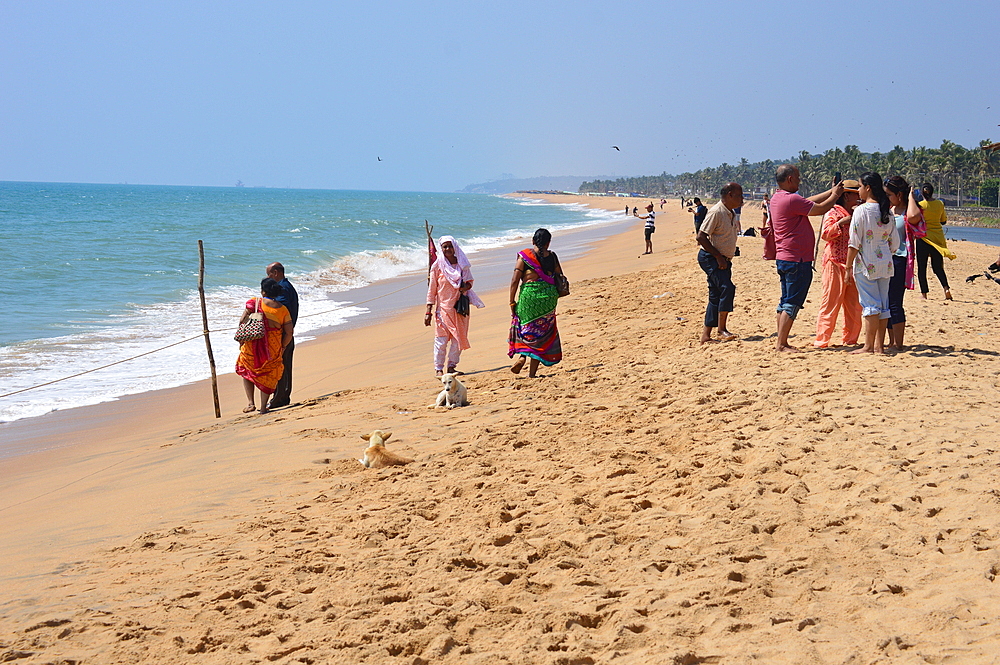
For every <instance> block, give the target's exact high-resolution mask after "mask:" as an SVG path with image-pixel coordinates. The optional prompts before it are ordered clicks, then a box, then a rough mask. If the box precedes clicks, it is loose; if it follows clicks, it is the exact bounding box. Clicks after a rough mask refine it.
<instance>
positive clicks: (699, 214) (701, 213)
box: [688, 196, 708, 236]
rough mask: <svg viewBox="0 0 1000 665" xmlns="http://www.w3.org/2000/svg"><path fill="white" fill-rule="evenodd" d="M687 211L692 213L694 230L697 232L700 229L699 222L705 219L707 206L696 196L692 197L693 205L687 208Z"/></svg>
mask: <svg viewBox="0 0 1000 665" xmlns="http://www.w3.org/2000/svg"><path fill="white" fill-rule="evenodd" d="M688 212H692V213H694V232H695V234H696V236H697V233H698V232H699V231H701V223H702V222H704V221H705V215H707V214H708V208H706V207H705V206H703V205H702V204H701V199H699V198H698V197H697V196H696V197H694V205H693V207H690V208H688Z"/></svg>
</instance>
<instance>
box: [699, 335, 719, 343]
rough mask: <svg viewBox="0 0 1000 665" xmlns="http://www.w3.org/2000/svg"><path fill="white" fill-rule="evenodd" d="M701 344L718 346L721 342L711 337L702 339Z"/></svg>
mask: <svg viewBox="0 0 1000 665" xmlns="http://www.w3.org/2000/svg"><path fill="white" fill-rule="evenodd" d="M701 343H702V344H718V343H719V340H717V339H713V338H711V337H702V338H701Z"/></svg>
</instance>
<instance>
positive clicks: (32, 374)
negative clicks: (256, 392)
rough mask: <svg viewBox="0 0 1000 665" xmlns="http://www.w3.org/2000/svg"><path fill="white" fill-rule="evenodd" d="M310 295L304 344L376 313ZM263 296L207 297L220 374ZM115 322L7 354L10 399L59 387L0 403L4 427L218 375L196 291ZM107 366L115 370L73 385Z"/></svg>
mask: <svg viewBox="0 0 1000 665" xmlns="http://www.w3.org/2000/svg"><path fill="white" fill-rule="evenodd" d="M303 293H304V295H305V296H306V299H304V300H303V302H302V307H301V309H300V313H299V317H300V318H299V323H298V325H297V326H296V339H298V340H300V341H304V340H306V339H309V338H310V337H309V333H310V332H313V331H316V330H320V329H324V328H331V327H335V326H338V325H341V324H343V323H344V322H345V321H347V320H348V319H350V318H352V317H355V316H358V315H360V314H363V313H365V312H368V311H369V310H368V309H367V308H365V307H358V306H354V305H351V304H350V303H347V302H342V301H341V302H338V301H336V300H329V299H327V298H326V297H325V296H324V297H322V298H320V297H314V296H318V295H319V294H314V293H311V291H310V289H309V288H308V287H306V288H305V289H304V290H303ZM256 295H258V294H257V293H255V292H253V290H252V289H248V288H247V287H244V286H230V287H225V288H221V289H215V290H212V291H211V292H208V293H206V296H205V308H206V311H207V313H208V320H209V328H210V330H211V331H212V332H211V333H210V338H211V340H212V348H213V355H214V356H215V362H216V369H217V372H218V373H219V374H229V373H232V372H233V371H234V367H235V364H236V357H237V356H238V354H239V345H238V344H237V343H236V342H234V341H233V332H234V331H235V328H236V325H237V323H238V322H239V317H240V316H241V314H242V311H243V307H244V304H245V303H246V301H247V300H248V299H250V298H252V297H254V296H256ZM116 319H117V321H116V325H112V326H104V327H101V328H98V329H95V330H87V331H83V332H78V333H73V334H70V335H65V336H61V337H51V338H45V339H35V340H29V341H25V342H19V343H17V344H12V345H8V346H4V347H0V383H2V384H3V386H4V390H3V392H4V393H8V392H15V391H17V390H22V389H25V388H30V387H33V386H40V385H42V384H46V383H49V382H53V381H57V383H53V384H52V385H47V386H43V387H40V388H35V389H33V390H29V391H26V392H23V393H20V394H18V395H14V396H11V397H7V398H5V399H4V400H2V401H0V422H11V421H14V420H19V419H21V418H30V417H34V416H40V415H43V414H45V413H49V412H50V411H56V410H60V409H68V408H73V407H77V406H87V405H91V404H100V403H102V402H108V401H111V400H115V399H117V398H119V397H122V396H125V395H131V394H136V393H141V392H147V391H150V390H159V389H163V388H173V387H176V386H181V385H185V384H188V383H192V382H194V381H200V380H202V379H205V378H208V377H209V376H210V375H211V371H210V368H209V365H208V359H207V355H206V352H205V346H204V344H205V343H204V337H203V336H202V335H201V331H202V329H203V328H202V320H201V309H200V304H199V298H198V293H197V291H191V292H189V293H187V294H186V295H185V297H184V299H183V300H182V301H180V302H176V303H158V304H154V305H147V306H142V307H138V306H133V307H132V308H130V310H129V311H126V312H123V313H121V314H118V315H116ZM192 337H193V338H194V339H190V340H189V341H186V342H183V343H181V344H178V345H176V346H171V347H170V348H163V347H167V346H168V345H171V344H175V343H176V342H179V341H181V340H184V339H187V338H192ZM150 352H153V353H150ZM142 354H149V355H142ZM136 356H142V357H138V358H135V357H136ZM130 358H135V359H133V360H129V359H130ZM126 360H127V362H122V361H126ZM113 363H121V364H116V365H113ZM106 365H112V366H110V367H106V368H104V369H101V370H100V371H96V372H92V373H88V374H84V375H82V376H75V377H74V378H69V379H66V377H73V375H76V374H79V373H81V372H86V371H87V370H92V369H94V368H96V367H102V366H106ZM63 379H65V380H63ZM0 454H2V452H0Z"/></svg>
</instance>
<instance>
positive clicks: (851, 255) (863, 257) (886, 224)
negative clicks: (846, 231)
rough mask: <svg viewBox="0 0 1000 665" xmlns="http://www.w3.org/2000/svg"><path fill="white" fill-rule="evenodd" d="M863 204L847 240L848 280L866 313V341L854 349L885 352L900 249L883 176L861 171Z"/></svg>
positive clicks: (859, 208) (860, 190) (857, 212)
mask: <svg viewBox="0 0 1000 665" xmlns="http://www.w3.org/2000/svg"><path fill="white" fill-rule="evenodd" d="M858 193H859V194H860V195H861V200H862V201H864V203H862V204H861V205H859V206H858V207H857V208H855V209H854V213H853V214H852V215H851V232H850V237H849V238H848V241H847V281H848V283H851V282H854V283H855V284H857V289H858V298H859V300H860V301H861V314H862V315H863V316H864V317H865V345H864V346H863V347H862V348H860V349H857V350H855V351H852V353H885V349H884V348H883V346H882V345H883V340H884V338H885V330H886V327H887V325H888V323H889V280H890V278H891V277H892V273H893V263H892V255H893V253H895V251H896V250H897V249H899V234H898V233H897V232H896V224H895V218H894V217H893V215H892V204H890V203H889V197H888V196H886V194H885V190H884V189H883V187H882V176H880V175H879V174H877V173H873V172H871V171H869V172H868V173H864V174H862V175H861V187H860V189H859V191H858Z"/></svg>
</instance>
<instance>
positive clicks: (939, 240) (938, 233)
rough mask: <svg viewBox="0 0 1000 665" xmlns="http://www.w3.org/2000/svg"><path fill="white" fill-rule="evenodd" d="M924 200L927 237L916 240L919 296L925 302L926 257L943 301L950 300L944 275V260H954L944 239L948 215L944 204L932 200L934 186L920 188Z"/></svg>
mask: <svg viewBox="0 0 1000 665" xmlns="http://www.w3.org/2000/svg"><path fill="white" fill-rule="evenodd" d="M920 193H921V194H923V197H924V200H923V201H921V202H920V208H921V209H922V210H923V213H924V221H925V222H926V223H927V236H926V237H924V238H917V242H916V245H917V281H919V282H920V295H921V297H923V298H924V299H925V300H926V299H927V292H928V291H929V290H930V289H929V288H928V287H927V257H930V259H931V269H932V270H933V271H934V274H935V275H936V276H937V278H938V281H939V282H941V286H942V287H943V288H944V299H945V300H951V289H950V288H949V287H948V276H947V275H946V274H944V258H943V257H945V256H947V257H948V259H949V260H954V258H955V253H954V252H952V251H951V250H950V249H948V241H947V240H945V239H944V228H942V227H943V225H944V224H947V223H948V215H947V214H945V211H944V203H943V202H941V201H940V200H938V199H935V198H934V186H933V185H931V184H930V183H929V182H925V183H924V184H923V187H921V188H920Z"/></svg>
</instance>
